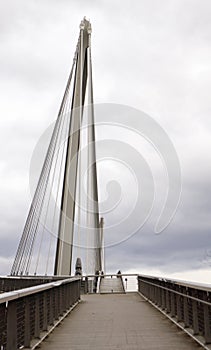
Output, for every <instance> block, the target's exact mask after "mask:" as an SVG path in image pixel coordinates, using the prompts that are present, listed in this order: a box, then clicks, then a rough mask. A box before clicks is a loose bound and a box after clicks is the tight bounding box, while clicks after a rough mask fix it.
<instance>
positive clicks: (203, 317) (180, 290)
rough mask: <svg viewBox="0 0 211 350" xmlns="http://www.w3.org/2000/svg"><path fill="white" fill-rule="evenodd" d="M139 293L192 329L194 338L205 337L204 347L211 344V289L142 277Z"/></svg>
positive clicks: (184, 326) (180, 282) (139, 280)
mask: <svg viewBox="0 0 211 350" xmlns="http://www.w3.org/2000/svg"><path fill="white" fill-rule="evenodd" d="M138 290H139V292H140V293H141V294H142V295H143V296H144V297H146V298H147V299H148V300H149V301H151V302H152V304H154V305H155V306H157V307H158V308H159V309H161V310H162V311H163V312H165V313H166V314H168V315H169V317H170V318H172V319H174V320H175V323H178V324H182V328H184V329H185V328H186V329H187V328H188V329H191V330H192V332H191V333H190V335H193V337H194V338H197V336H202V337H203V338H204V340H205V344H209V343H211V288H209V287H207V286H205V285H204V286H203V285H197V284H192V283H188V282H187V283H185V282H182V281H172V280H167V279H164V278H157V277H150V276H140V275H139V276H138ZM187 333H188V332H187ZM196 340H197V339H196ZM198 342H199V341H198Z"/></svg>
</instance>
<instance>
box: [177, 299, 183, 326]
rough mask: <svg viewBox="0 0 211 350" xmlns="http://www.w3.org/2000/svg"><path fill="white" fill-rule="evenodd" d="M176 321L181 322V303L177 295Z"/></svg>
mask: <svg viewBox="0 0 211 350" xmlns="http://www.w3.org/2000/svg"><path fill="white" fill-rule="evenodd" d="M177 321H178V322H181V321H182V303H181V296H180V295H177Z"/></svg>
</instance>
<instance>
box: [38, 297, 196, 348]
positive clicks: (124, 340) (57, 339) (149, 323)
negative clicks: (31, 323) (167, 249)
mask: <svg viewBox="0 0 211 350" xmlns="http://www.w3.org/2000/svg"><path fill="white" fill-rule="evenodd" d="M40 348H41V350H58V349H64V350H66V349H71V350H88V349H92V350H93V349H97V350H108V349H109V350H114V349H115V350H116V349H121V350H141V349H144V350H152V349H154V350H159V349H160V350H161V349H162V350H165V349H170V348H171V350H194V349H200V347H199V346H198V345H197V344H196V343H195V342H194V341H193V340H192V339H191V338H189V337H188V336H187V335H185V334H184V333H183V332H182V331H180V330H179V329H178V328H177V327H176V326H175V325H174V324H173V323H171V321H170V320H168V319H167V318H165V316H163V315H162V314H161V313H160V312H159V311H158V310H156V309H154V308H153V307H152V306H151V305H150V304H149V303H147V302H146V301H144V299H142V298H141V297H140V296H139V295H138V294H137V293H128V294H122V295H120V294H118V295H117V294H110V295H109V294H107V295H99V294H97V295H86V296H82V301H81V303H80V304H79V305H78V306H77V307H76V309H74V310H73V312H72V313H71V314H70V315H69V316H68V317H67V318H66V319H65V320H64V321H63V322H62V324H61V325H60V326H59V327H57V328H56V329H55V330H54V332H53V333H52V334H51V335H50V336H49V337H48V338H47V339H46V340H45V341H44V342H43V343H42V345H41V347H40Z"/></svg>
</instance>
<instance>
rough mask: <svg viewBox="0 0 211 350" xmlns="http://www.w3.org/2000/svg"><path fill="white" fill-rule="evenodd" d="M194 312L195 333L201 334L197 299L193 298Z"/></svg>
mask: <svg viewBox="0 0 211 350" xmlns="http://www.w3.org/2000/svg"><path fill="white" fill-rule="evenodd" d="M192 312H193V333H194V334H195V335H197V334H199V317H198V308H197V301H195V300H192Z"/></svg>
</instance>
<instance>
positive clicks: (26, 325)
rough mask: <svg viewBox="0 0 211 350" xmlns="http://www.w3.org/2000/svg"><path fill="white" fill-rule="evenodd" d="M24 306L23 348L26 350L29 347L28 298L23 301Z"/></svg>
mask: <svg viewBox="0 0 211 350" xmlns="http://www.w3.org/2000/svg"><path fill="white" fill-rule="evenodd" d="M24 304H25V305H24V306H25V317H24V346H25V347H26V348H29V347H30V340H31V339H30V338H31V337H30V304H29V297H26V298H25V300H24Z"/></svg>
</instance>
